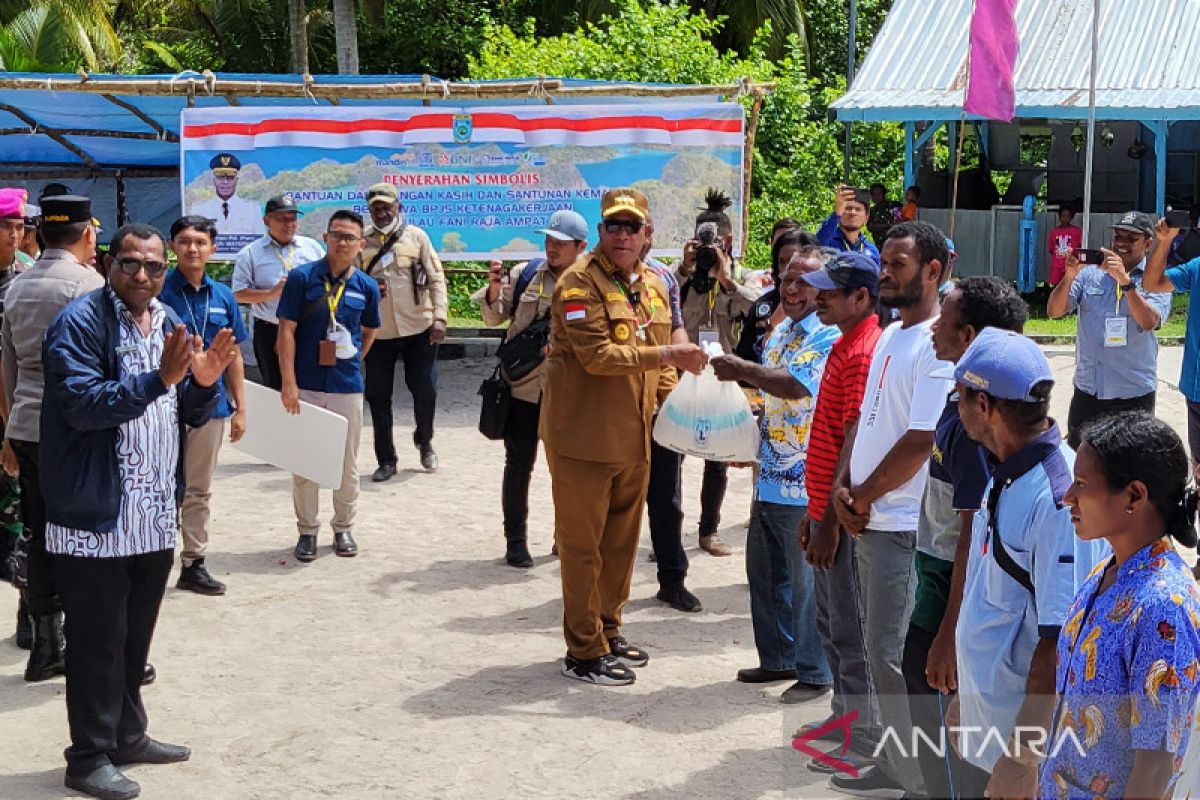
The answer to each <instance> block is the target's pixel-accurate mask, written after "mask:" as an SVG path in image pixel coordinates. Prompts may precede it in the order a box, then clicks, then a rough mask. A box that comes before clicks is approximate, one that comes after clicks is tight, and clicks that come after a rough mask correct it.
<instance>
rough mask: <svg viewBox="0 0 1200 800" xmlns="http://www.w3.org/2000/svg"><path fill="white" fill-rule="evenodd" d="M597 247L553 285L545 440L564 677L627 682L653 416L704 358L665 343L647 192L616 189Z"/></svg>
mask: <svg viewBox="0 0 1200 800" xmlns="http://www.w3.org/2000/svg"><path fill="white" fill-rule="evenodd" d="M600 214H601V217H602V221H601V223H600V225H599V232H600V242H599V244H598V245H597V247H596V249H595V250H593V251H592V252H590V253H588V254H585V255H584V256H583V257H582V258H581V259H580V260H579V261H577V262H576V263H575V264H574V265H573V266H572V267H571V268H570V269H568V270H567V271H566V272H565V273H563V275H562V277H561V278H560V279H559V282H558V286H557V288H556V289H555V291H554V303H553V311H552V314H553V317H552V325H551V333H550V355H549V357H548V358H547V361H546V383H545V389H544V396H543V400H542V418H541V436H542V442H543V443H544V444H545V448H546V462H547V464H548V465H549V467H550V477H551V483H552V493H553V497H554V535H555V539H556V541H557V543H558V552H559V559H560V561H561V571H562V587H563V630H564V634H565V637H566V641H567V657H566V659H565V662H564V665H563V670H562V672H563V675H565V676H567V677H569V678H574V679H576V680H581V681H587V682H590V683H599V684H604V685H610V686H623V685H628V684H631V683H633V682H634V680H635V676H634V673H633V671H632V670H631V669H630V667H632V666H637V667H640V666H644V665H645V664H646V663H647V662H648V661H649V660H650V657H649V655H648V654H647V653H646V651H645V650H643V649H642V648H639V647H635V646H633V645H631V644H629V643H628V642H627V641H626V640H625V638H624V637H623V636H621V633H620V625H621V608H622V606H624V605H625V601H626V599H628V597H629V582H630V578H631V577H632V574H633V562H634V556H635V553H636V550H637V540H638V533H639V530H640V527H641V516H642V505H643V503H644V502H645V500H646V482H647V476H648V474H649V458H650V428H651V425H650V420H651V415H652V414H653V412H654V408H655V404H656V402H657V401H659V400H661V399H663V398H665V397H666V395H667V393H669V391H670V390H671V388H672V387H673V385H674V382H675V374H674V371H673V370H668V369H665V368H666V367H670V366H679V367H683V368H685V369H688V370H691V371H694V372H699V371H700V370H701V369H702V368H703V366H704V362H705V357H704V354H703V352H702V351H701V350H700V348H699V347H698V346H697V345H695V344H692V343H686V344H671V343H670V337H671V312H670V309H669V308H668V306H667V299H666V292H667V290H666V287H665V286H664V285H663V283H662V281H661V280H660V279H659V278H658V276H656V275H655V274H654V273H653V272H652V271H651V270H650V269H649V268H648V267H647V266H646V265H645V263H643V262H642V260H641V254H642V251H643V248H644V247H645V243H646V238H647V236H649V234H650V232H651V229H650V225H649V224H647V222H646V220H647V218H648V216H649V204H648V203H647V201H646V196H645V195H643V194H642V193H641V192H638V191H634V190H632V189H612V190H609V191H608V192H605V194H604V196H603V197H602V198H601V201H600Z"/></svg>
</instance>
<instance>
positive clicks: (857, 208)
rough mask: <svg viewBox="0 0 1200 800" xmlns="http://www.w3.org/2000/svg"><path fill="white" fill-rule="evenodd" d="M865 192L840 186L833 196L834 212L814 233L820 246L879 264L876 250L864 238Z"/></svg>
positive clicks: (866, 210) (866, 202)
mask: <svg viewBox="0 0 1200 800" xmlns="http://www.w3.org/2000/svg"><path fill="white" fill-rule="evenodd" d="M868 203H869V199H868V193H867V192H865V191H863V190H862V189H853V188H851V187H849V186H839V187H838V188H837V194H836V195H835V197H834V206H833V213H832V214H830V215H829V216H828V217H827V218H826V219H825V221H824V222H823V223H821V227H820V229H819V230H818V231H817V241H818V242H820V243H821V246H822V247H832V248H833V249H834V250H839V251H841V252H843V253H866V254H867V255H868V256H870V257H871V258H872V259H873V260H874V261H875V263H876V264H878V263H879V248H878V247H876V246H875V245H874V244H871V242H870V241H868V240H867V238H866V237H865V236H863V227H864V226H865V225H866V224H867V214H868V208H869V207H868Z"/></svg>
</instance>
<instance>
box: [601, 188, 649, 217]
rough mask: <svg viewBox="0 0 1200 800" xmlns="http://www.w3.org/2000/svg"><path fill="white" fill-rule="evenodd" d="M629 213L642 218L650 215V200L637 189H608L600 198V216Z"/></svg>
mask: <svg viewBox="0 0 1200 800" xmlns="http://www.w3.org/2000/svg"><path fill="white" fill-rule="evenodd" d="M620 213H629V214H633V215H634V216H635V217H637V218H638V219H641V220H644V219H646V217H648V216H650V201H649V200H647V199H646V195H644V194H642V193H641V192H639V191H638V190H637V189H609V190H608V191H607V192H605V193H604V196H603V197H601V198H600V216H601V217H605V218H607V217H611V216H614V215H615V214H620Z"/></svg>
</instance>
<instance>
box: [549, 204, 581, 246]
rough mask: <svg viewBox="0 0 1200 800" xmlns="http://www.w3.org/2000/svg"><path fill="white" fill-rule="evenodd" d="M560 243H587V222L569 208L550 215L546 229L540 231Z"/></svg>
mask: <svg viewBox="0 0 1200 800" xmlns="http://www.w3.org/2000/svg"><path fill="white" fill-rule="evenodd" d="M538 233H544V234H546V235H547V236H551V237H553V238H555V239H558V240H559V241H560V242H570V241H576V242H586V241H587V238H588V229H587V221H586V220H584V218H583V217H581V216H580V215H579V214H576V213H575V212H574V211H572V210H570V209H569V208H563V209H560V210H558V211H555V212H554V213H553V214H551V215H550V221H549V222H548V223H546V227H544V228H542V229H541V230H539V231H538Z"/></svg>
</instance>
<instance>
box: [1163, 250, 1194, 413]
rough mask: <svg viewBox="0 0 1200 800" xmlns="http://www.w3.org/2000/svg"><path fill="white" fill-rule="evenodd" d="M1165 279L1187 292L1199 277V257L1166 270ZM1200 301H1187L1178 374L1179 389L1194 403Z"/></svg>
mask: <svg viewBox="0 0 1200 800" xmlns="http://www.w3.org/2000/svg"><path fill="white" fill-rule="evenodd" d="M1166 274H1167V280H1169V281H1170V282H1171V283H1172V284H1173V285H1174V286H1175V291H1176V292H1179V293H1180V294H1188V293H1190V292H1191V291H1192V289H1193V287H1195V286H1196V285H1197V278H1198V277H1200V258H1193V259H1192V260H1191V261H1187V262H1185V263H1183V264H1180V265H1179V266H1177V267H1171V268H1170V269H1169V270H1167V273H1166ZM1196 359H1200V302H1197V303H1192V302H1189V303H1188V312H1187V333H1186V335H1185V338H1184V340H1183V373H1182V374H1181V375H1180V376H1179V391H1181V392H1183V396H1184V397H1186V398H1187V399H1188V400H1191V401H1192V402H1194V403H1197V402H1200V368H1198V367H1197V364H1196Z"/></svg>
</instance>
